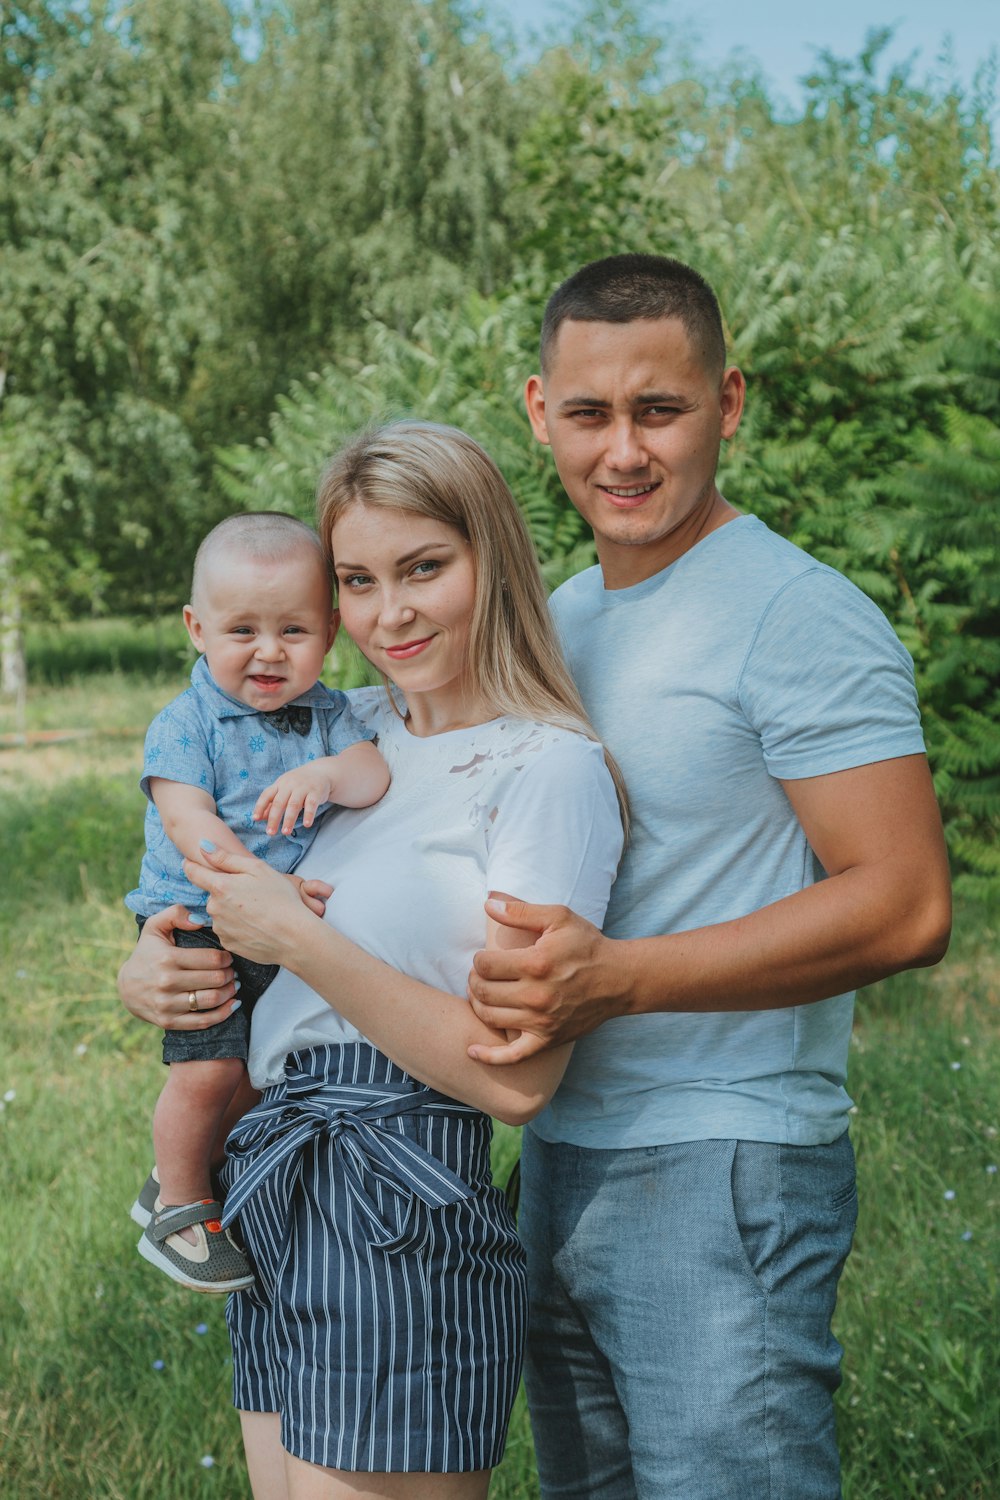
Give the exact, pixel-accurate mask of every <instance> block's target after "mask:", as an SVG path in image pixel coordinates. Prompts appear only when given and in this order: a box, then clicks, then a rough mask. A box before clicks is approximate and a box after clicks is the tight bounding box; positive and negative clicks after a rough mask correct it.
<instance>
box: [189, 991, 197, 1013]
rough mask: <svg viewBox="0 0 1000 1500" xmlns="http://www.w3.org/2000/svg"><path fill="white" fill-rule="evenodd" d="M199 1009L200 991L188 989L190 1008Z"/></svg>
mask: <svg viewBox="0 0 1000 1500" xmlns="http://www.w3.org/2000/svg"><path fill="white" fill-rule="evenodd" d="M197 1009H198V991H197V990H188V1010H197Z"/></svg>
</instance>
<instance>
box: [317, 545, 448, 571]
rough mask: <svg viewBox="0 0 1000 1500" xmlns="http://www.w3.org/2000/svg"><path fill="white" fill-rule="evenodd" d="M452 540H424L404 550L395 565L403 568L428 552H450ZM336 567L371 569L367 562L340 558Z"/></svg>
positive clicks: (337, 559) (353, 569)
mask: <svg viewBox="0 0 1000 1500" xmlns="http://www.w3.org/2000/svg"><path fill="white" fill-rule="evenodd" d="M451 547H452V544H451V542H424V543H422V544H421V545H420V546H419V547H414V548H413V550H412V552H404V553H403V555H402V557H397V558H396V562H395V567H397V568H401V567H403V565H404V564H405V563H408V562H412V561H413V559H414V558H415V557H422V556H424V555H425V554H426V553H428V552H450V551H451ZM334 567H335V568H336V569H337V570H338V572H339V570H340V569H341V568H344V569H345V570H346V571H347V572H350V573H366V572H370V571H371V569H370V568H369V567H368V565H367V564H366V563H349V562H341V561H340V559H339V558H336V559H335V560H334Z"/></svg>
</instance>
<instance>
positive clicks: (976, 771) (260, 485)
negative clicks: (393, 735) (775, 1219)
mask: <svg viewBox="0 0 1000 1500" xmlns="http://www.w3.org/2000/svg"><path fill="white" fill-rule="evenodd" d="M575 15H576V21H575V22H574V23H573V25H572V26H570V25H569V24H568V23H567V26H566V28H565V30H566V35H565V39H564V40H563V42H561V43H560V44H559V45H550V46H546V47H544V48H539V49H535V50H534V51H533V52H531V53H530V54H529V53H527V52H525V51H524V50H523V49H519V48H518V47H517V46H516V44H515V43H514V42H513V41H511V40H509V39H506V40H505V39H503V38H500V37H499V35H498V33H497V31H496V28H493V29H491V28H490V26H489V25H488V24H487V22H486V21H484V20H483V19H482V17H479V16H477V14H476V13H475V12H474V11H473V10H472V9H471V8H470V7H469V6H467V5H466V4H464V3H462V0H280V3H278V0H274V3H270V0H249V3H247V4H236V3H233V4H226V3H223V0H130V3H112V0H27V3H3V4H2V5H0V163H2V167H3V170H2V173H0V243H2V249H0V656H2V684H0V685H2V689H3V696H2V700H0V747H7V748H0V848H2V851H3V858H2V860H0V967H2V969H3V972H4V976H5V983H4V986H3V987H2V989H0V1034H2V1036H3V1043H2V1051H0V1201H2V1202H3V1204H4V1220H3V1229H2V1232H0V1500H22V1497H25V1496H35V1495H38V1496H42V1495H44V1496H47V1497H50V1500H57V1497H68V1500H77V1497H81V1500H82V1497H83V1496H102V1497H103V1496H107V1497H113V1500H117V1497H121V1500H143V1497H150V1500H154V1497H155V1500H187V1497H188V1496H200V1495H201V1494H202V1493H205V1494H209V1493H214V1494H215V1495H217V1496H222V1495H225V1496H226V1497H230V1496H233V1497H235V1496H239V1495H243V1494H245V1493H246V1486H245V1478H244V1476H243V1473H242V1469H241V1465H240V1459H239V1454H238V1438H237V1435H236V1431H235V1427H234V1425H233V1420H232V1416H231V1414H230V1413H228V1412H227V1411H226V1409H225V1394H226V1381H227V1377H226V1373H225V1360H226V1341H225V1335H224V1332H223V1330H222V1327H221V1321H220V1319H219V1317H218V1309H217V1308H216V1307H215V1305H214V1304H213V1305H212V1306H211V1308H210V1309H209V1310H208V1312H206V1311H205V1310H204V1309H203V1308H202V1307H201V1306H200V1305H199V1306H197V1307H195V1306H193V1305H192V1303H191V1300H190V1299H186V1298H184V1297H183V1295H182V1294H181V1293H179V1292H177V1291H176V1290H175V1289H173V1288H172V1287H169V1286H167V1285H163V1286H159V1285H156V1286H154V1285H152V1284H151V1279H150V1275H149V1273H148V1271H147V1269H146V1268H145V1267H144V1266H143V1265H142V1263H141V1262H139V1260H138V1258H137V1257H136V1256H135V1253H134V1249H133V1245H132V1237H131V1230H130V1225H129V1223H128V1221H127V1219H126V1218H125V1213H126V1211H127V1206H128V1203H129V1202H130V1200H131V1195H132V1192H133V1191H134V1188H135V1186H136V1184H137V1183H138V1182H139V1181H141V1179H142V1177H143V1176H144V1174H145V1171H146V1168H147V1166H148V1152H149V1142H148V1117H149V1111H150V1109H151V1106H152V1101H153V1099H154V1098H155V1093H156V1090H157V1087H158V1083H159V1079H158V1072H159V1067H158V1063H157V1061H156V1056H155V1054H156V1050H157V1049H156V1045H155V1039H153V1040H152V1041H151V1039H150V1036H149V1034H148V1032H147V1031H146V1029H145V1028H141V1027H135V1026H134V1025H131V1024H130V1023H128V1022H127V1021H126V1019H125V1018H124V1016H123V1014H122V1013H121V1012H120V1010H119V1009H118V1008H117V1006H116V1003H115V1001H114V999H113V996H112V975H113V973H114V970H115V968H116V967H117V964H118V962H119V961H120V959H121V957H123V956H124V954H125V953H126V952H127V949H128V946H129V943H130V941H131V929H130V925H129V918H128V914H127V913H126V912H125V911H124V909H123V908H122V907H121V893H122V892H123V891H124V890H127V889H128V888H129V887H130V886H131V884H132V883H133V880H134V873H135V870H136V868H137V864H138V857H139V852H140V849H141V807H140V798H139V795H138V792H137V790H136V786H135V782H136V778H137V776H138V766H139V762H140V755H141V735H142V732H143V730H144V727H145V725H146V723H147V722H148V720H149V719H150V718H151V716H152V715H153V713H154V712H155V711H156V710H157V709H158V708H159V707H160V706H162V704H163V703H164V702H166V701H167V699H169V698H170V697H171V696H172V695H173V694H174V693H176V692H177V691H179V690H180V688H181V687H182V686H183V682H184V674H185V670H186V668H185V665H184V663H185V661H186V659H187V652H186V645H185V640H184V637H183V633H182V631H181V630H180V629H179V619H178V614H179V606H180V604H181V603H182V602H183V600H184V599H185V598H186V595H187V586H188V574H189V568H190V562H191V558H192V556H193V552H194V548H195V546H196V544H197V541H198V539H199V537H200V536H201V535H202V534H203V533H204V531H205V530H206V529H207V528H208V527H209V526H210V525H212V524H213V523H214V522H215V521H216V520H218V519H220V518H221V517H222V516H223V515H225V514H227V513H229V512H230V511H232V510H237V509H282V510H287V511H291V512H294V513H296V514H299V515H301V516H303V517H304V518H310V517H311V514H312V494H313V489H314V485H315V480H316V476H317V474H318V471H319V468H320V466H321V464H322V462H323V460H324V458H325V457H326V456H327V455H328V454H329V453H330V451H331V450H332V449H333V448H334V447H335V446H336V445H337V444H338V443H339V442H340V441H341V440H342V439H343V438H344V437H345V436H346V435H347V434H348V433H349V432H351V431H353V430H354V429H356V428H357V427H359V426H360V425H362V424H363V423H365V422H366V421H368V420H370V419H372V418H373V417H377V416H383V415H396V414H402V413H404V412H410V413H413V414H416V415H420V416H426V417H431V418H435V419H438V420H445V421H451V422H456V423H458V424H459V425H461V426H463V427H465V428H467V429H468V430H469V431H470V432H471V433H473V434H474V435H475V436H476V437H477V438H479V439H480V440H481V441H482V442H483V443H484V444H485V445H486V447H487V448H488V449H489V450H490V451H491V452H492V453H493V454H494V455H495V456H496V458H497V459H498V461H499V462H500V464H501V466H502V468H503V469H504V472H505V473H506V475H507V478H508V479H509V481H510V483H511V485H512V487H513V489H514V491H515V493H516V494H517V497H518V499H519V501H520V503H521V505H522V506H523V508H524V512H525V515H526V517H527V520H528V524H529V526H530V528H531V531H532V535H533V537H534V539H535V542H536V545H537V547H538V551H539V555H540V557H541V560H542V563H543V567H544V569H545V572H546V575H547V577H548V579H549V581H550V582H551V583H552V584H555V583H558V582H559V581H560V580H561V579H563V578H564V577H566V576H568V575H569V574H570V573H572V572H574V571H575V570H577V569H578V568H579V567H581V566H585V565H587V564H589V563H590V562H591V561H592V560H593V553H592V547H591V544H590V542H589V541H588V538H587V536H586V534H585V530H584V528H583V527H582V524H581V523H580V522H579V520H578V518H577V517H576V515H575V513H574V512H573V511H572V510H571V509H569V507H568V505H567V503H566V502H565V500H564V498H563V496H562V493H561V490H560V488H559V485H558V482H557V481H556V479H555V476H554V473H553V471H552V469H551V464H550V460H549V458H548V455H547V454H546V453H545V452H544V451H543V450H541V449H539V448H537V447H536V446H535V445H534V444H533V443H532V442H531V439H530V434H529V431H528V427H527V423H526V421H525V418H524V416H523V414H522V410H521V406H520V390H521V386H522V383H523V380H524V378H525V376H526V374H528V373H529V372H530V371H531V370H532V369H533V368H534V367H535V364H536V338H537V329H538V323H539V319H540V315H541V310H542V307H543V305H544V302H545V300H546V298H547V296H548V294H549V292H550V291H551V290H552V288H553V286H554V285H555V284H556V283H557V282H558V281H559V280H560V279H562V278H563V277H564V276H566V275H568V274H569V273H570V272H571V271H572V270H574V269H575V268H576V267H577V266H578V265H580V264H581V263H583V262H584V261H585V260H587V259H589V258H592V257H596V256H599V255H603V254H610V253H614V252H617V251H621V250H643V251H646V250H652V251H658V252H663V253H667V254H672V255H677V256H679V257H681V258H683V259H687V260H690V261H692V262H693V263H695V264H696V265H698V266H699V267H700V268H701V269H702V270H703V271H704V272H705V273H706V274H707V275H708V276H709V278H710V279H711V280H712V281H713V283H714V284H715V286H716V288H717V290H718V292H719V295H720V300H721V302H722V307H723V312H724V314H725V318H726V324H727V334H728V337H729V342H730V347H731V352H732V357H733V359H734V360H735V361H736V362H738V363H739V364H740V365H741V366H742V367H743V369H744V370H745V372H746V374H747V378H748V381H749V389H750V397H749V403H748V410H747V415H746V418H745V420H744V423H743V426H742V427H741V429H740V431H739V433H738V434H737V436H736V438H735V439H734V440H733V441H732V442H731V443H730V444H729V445H728V446H727V448H726V450H725V453H724V456H723V472H722V482H723V487H724V489H725V492H726V494H727V497H728V498H729V499H730V500H732V501H733V502H734V503H735V504H737V505H739V506H741V507H743V508H746V509H749V510H752V511H755V512H756V513H757V514H758V515H760V516H761V517H762V518H763V519H764V520H765V521H767V522H768V523H769V524H770V525H772V526H774V527H775V528H776V529H777V530H779V531H780V532H782V533H783V534H784V535H786V536H788V537H790V538H791V539H792V540H793V541H795V542H797V543H800V544H801V545H803V546H805V547H807V548H809V549H810V550H811V551H812V552H814V553H815V554H816V555H817V556H819V557H821V558H823V559H824V560H826V561H829V562H831V563H833V564H834V565H835V566H837V567H839V568H841V569H842V570H843V571H844V572H846V573H847V574H848V575H849V576H850V577H852V578H853V579H854V580H855V581H856V582H857V583H859V584H860V586H861V587H862V588H864V589H865V590H866V591H867V592H868V593H869V594H871V595H872V597H873V598H875V599H876V600H877V602H878V603H879V605H880V606H881V607H882V608H883V609H884V610H885V612H886V614H887V615H888V617H889V619H890V620H891V621H892V623H893V625H894V627H895V628H896V630H897V631H898V632H899V634H900V636H901V638H902V639H903V641H904V642H905V644H906V645H907V647H908V648H909V650H910V651H911V652H912V653H913V656H914V659H915V662H916V667H917V675H918V684H919V688H920V693H921V699H922V703H923V708H924V718H925V728H926V733H927V739H928V745H929V750H930V754H931V759H932V764H933V768H934V773H935V780H936V785H937V788H938V792H939V795H940V797H941V802H942V807H943V809H944V814H945V821H946V827H947V832H948V838H949V845H950V848H951V853H952V858H953V863H954V868H955V873H956V879H957V884H958V888H959V892H960V906H959V921H958V933H957V937H956V941H955V944H954V946H953V951H952V954H951V956H950V957H949V959H948V960H947V962H946V964H945V965H944V966H943V968H942V969H940V970H939V971H936V972H935V973H934V974H921V975H917V976H903V977H901V978H899V979H897V980H894V981H891V982H890V983H888V984H887V985H883V986H878V987H876V988H875V989H874V990H872V991H870V992H868V993H867V994H866V995H865V996H863V997H862V999H861V1001H860V1003H859V1022H858V1026H857V1031H856V1038H855V1049H854V1057H853V1059H852V1084H853V1090H854V1093H855V1097H856V1098H857V1101H858V1106H859V1113H858V1115H857V1117H856V1118H855V1121H854V1125H853V1133H854V1137H855V1142H856V1145H857V1146H858V1151H859V1168H860V1172H861V1179H862V1201H863V1207H862V1221H861V1227H860V1229H859V1237H858V1244H857V1249H856V1251H855V1254H854V1256H853V1257H852V1260H851V1262H850V1264H849V1267H848V1271H847V1274H846V1277H845V1281H844V1286H843V1294H842V1299H841V1311H840V1313H839V1323H838V1328H839V1333H840V1337H841V1338H842V1340H843V1342H844V1343H845V1345H846V1346H847V1349H848V1362H847V1365H846V1384H845V1388H844V1391H843V1392H842V1397H841V1401H840V1421H841V1429H842V1434H843V1438H844V1451H845V1492H846V1494H847V1495H848V1497H849V1500H869V1497H871V1500H876V1497H896V1496H905V1497H910V1496H912V1497H914V1500H917V1497H925V1496H933V1497H946V1500H973V1497H983V1500H987V1497H991V1496H995V1495H997V1494H998V1493H1000V1474H998V1466H1000V1365H998V1358H1000V1356H998V1352H997V1351H998V1350H1000V1337H998V1335H1000V1327H998V1323H997V1319H998V1316H1000V1313H998V1308H1000V1299H998V1295H997V1293H998V1279H1000V1253H998V1235H997V1207H998V1202H1000V1195H998V1188H997V1175H998V1174H997V1171H996V1167H997V1153H998V1147H997V1143H996V1142H997V1131H998V1129H1000V1068H998V1067H997V1058H998V1054H1000V1021H998V1008H997V999H998V970H997V959H996V940H997V932H996V912H997V896H998V894H1000V848H998V842H997V836H996V835H997V826H998V820H1000V686H998V684H1000V303H998V300H997V295H996V294H997V288H998V286H1000V274H998V273H1000V235H998V229H1000V163H998V157H997V148H996V143H995V139H994V135H993V130H994V122H995V120H996V118H997V102H998V101H997V95H996V90H995V69H994V70H992V71H991V70H990V68H988V67H986V68H984V69H983V70H982V71H981V72H980V73H979V74H978V75H977V76H976V78H975V79H974V80H973V81H972V82H968V81H966V82H959V81H952V82H949V81H948V80H947V78H946V77H945V78H942V76H941V75H940V74H935V75H934V76H928V77H925V76H923V75H921V74H920V73H918V72H917V70H916V66H915V65H914V64H912V63H909V64H907V63H893V62H891V60H890V54H891V53H892V46H891V41H890V34H889V32H888V31H878V30H877V31H873V32H871V33H870V34H869V37H868V41H867V43H866V44H865V47H864V49H863V50H862V51H861V52H860V53H859V55H857V56H853V57H838V56H834V55H831V54H830V53H826V54H824V55H823V56H822V57H821V58H820V59H819V61H818V62H817V65H816V67H815V69H814V70H813V72H812V73H811V74H810V76H809V79H808V80H807V81H806V83H805V84H804V91H803V95H802V103H801V107H799V108H796V109H793V110H792V111H789V110H788V108H787V107H779V105H778V104H777V103H776V102H775V101H774V100H772V98H771V96H770V94H769V91H768V87H767V86H766V85H765V84H764V83H763V82H762V81H761V78H760V76H759V75H758V73H756V72H755V71H754V70H753V69H752V68H751V67H749V66H748V67H747V68H746V69H743V70H741V68H740V67H739V66H729V67H728V68H727V69H726V70H724V71H721V70H720V71H718V72H713V71H712V70H710V69H707V68H706V69H698V70H694V69H692V67H691V66H690V50H689V49H688V48H687V47H686V46H683V45H681V40H682V39H680V38H678V37H677V36H676V35H675V34H674V33H672V32H671V31H670V29H669V27H667V28H664V26H663V25H662V24H660V23H659V22H658V24H657V25H656V26H653V25H652V24H651V22H650V21H649V20H648V19H644V16H643V12H642V10H641V8H640V9H639V11H638V13H634V12H633V11H632V10H630V8H629V6H628V5H627V4H626V3H625V0H597V3H594V4H586V3H584V4H581V5H578V6H577V9H576V11H575ZM946 22H947V16H943V17H942V24H945V23H946ZM695 72H697V76H695ZM338 653H339V654H338V655H337V656H336V659H335V663H334V666H333V674H334V676H335V677H336V678H337V680H339V681H341V682H350V681H352V680H356V677H357V674H358V665H357V661H356V660H355V659H352V658H351V657H350V656H349V655H347V654H344V653H343V651H342V647H341V645H340V643H338ZM29 741H30V747H28V743H27V742H29ZM514 1146H515V1143H514V1142H512V1141H511V1140H510V1139H509V1138H507V1137H505V1138H504V1140H503V1142H502V1144H501V1152H502V1153H503V1154H504V1156H505V1158H507V1157H509V1156H510V1154H511V1153H512V1151H513V1149H514ZM199 1319H204V1323H201V1322H199V1321H198V1320H199ZM202 1327H204V1328H205V1333H204V1334H201V1333H200V1332H199V1329H201V1328H202ZM206 1458H213V1459H214V1462H213V1463H212V1464H211V1465H208V1464H205V1465H203V1464H202V1460H203V1459H206ZM494 1493H495V1494H496V1495H497V1496H498V1497H500V1500H507V1497H510V1500H514V1497H517V1500H529V1497H532V1496H534V1495H535V1494H536V1493H537V1486H536V1482H535V1479H534V1471H533V1465H532V1459H531V1444H530V1436H529V1434H528V1432H527V1428H526V1425H525V1420H524V1417H523V1413H520V1414H519V1415H518V1417H517V1421H516V1423H515V1429H514V1434H513V1438H512V1443H511V1447H510V1450H509V1453H508V1459H507V1461H506V1462H505V1465H504V1469H503V1471H502V1472H501V1473H500V1474H499V1475H498V1477H497V1480H496V1481H495V1488H494Z"/></svg>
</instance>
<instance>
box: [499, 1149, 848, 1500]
mask: <svg viewBox="0 0 1000 1500" xmlns="http://www.w3.org/2000/svg"><path fill="white" fill-rule="evenodd" d="M856 1218H857V1194H856V1191H855V1179H854V1152H853V1150H852V1148H851V1144H850V1141H849V1139H848V1137H847V1134H846V1132H845V1134H844V1135H842V1136H841V1137H840V1139H839V1140H838V1141H835V1142H834V1143H833V1144H832V1145H828V1146H781V1145H774V1144H771V1143H768V1142H761V1141H732V1140H710V1141H691V1142H684V1143H682V1144H679V1145H670V1146H655V1147H648V1148H645V1147H639V1148H635V1149H630V1150H622V1151H618V1150H612V1151H595V1150H589V1149H585V1148H582V1147H577V1146H566V1145H549V1144H547V1143H546V1142H544V1141H540V1140H539V1139H538V1138H537V1137H536V1136H534V1135H532V1133H531V1131H530V1130H526V1131H525V1133H524V1158H523V1166H522V1199H521V1215H520V1225H519V1227H520V1230H521V1234H522V1236H523V1238H524V1241H525V1245H526V1247H527V1251H528V1278H529V1280H528V1284H529V1295H530V1317H529V1338H528V1364H527V1369H526V1372H525V1379H526V1382H527V1387H528V1404H529V1408H530V1411H531V1420H532V1427H533V1430H534V1434H535V1444H536V1448H537V1452H538V1467H539V1475H540V1478H541V1485H542V1494H543V1496H544V1497H545V1500H556V1497H560V1500H838V1497H839V1496H840V1493H841V1490H840V1465H839V1460H838V1456H837V1446H836V1437H835V1433H834V1421H833V1404H832V1397H833V1392H834V1391H835V1390H836V1388H837V1386H838V1385H839V1383H840V1356H841V1352H842V1351H841V1348H840V1345H839V1344H838V1343H837V1341H836V1339H835V1338H834V1337H833V1335H832V1333H831V1332H830V1319H831V1317H832V1315H833V1310H834V1305H835V1303H836V1297H837V1282H838V1280H839V1277H840V1273H841V1270H842V1269H843V1266H844V1261H845V1260H846V1258H847V1254H848V1251H849V1250H850V1247H851V1239H852V1236H853V1233H854V1225H855V1221H856Z"/></svg>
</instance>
